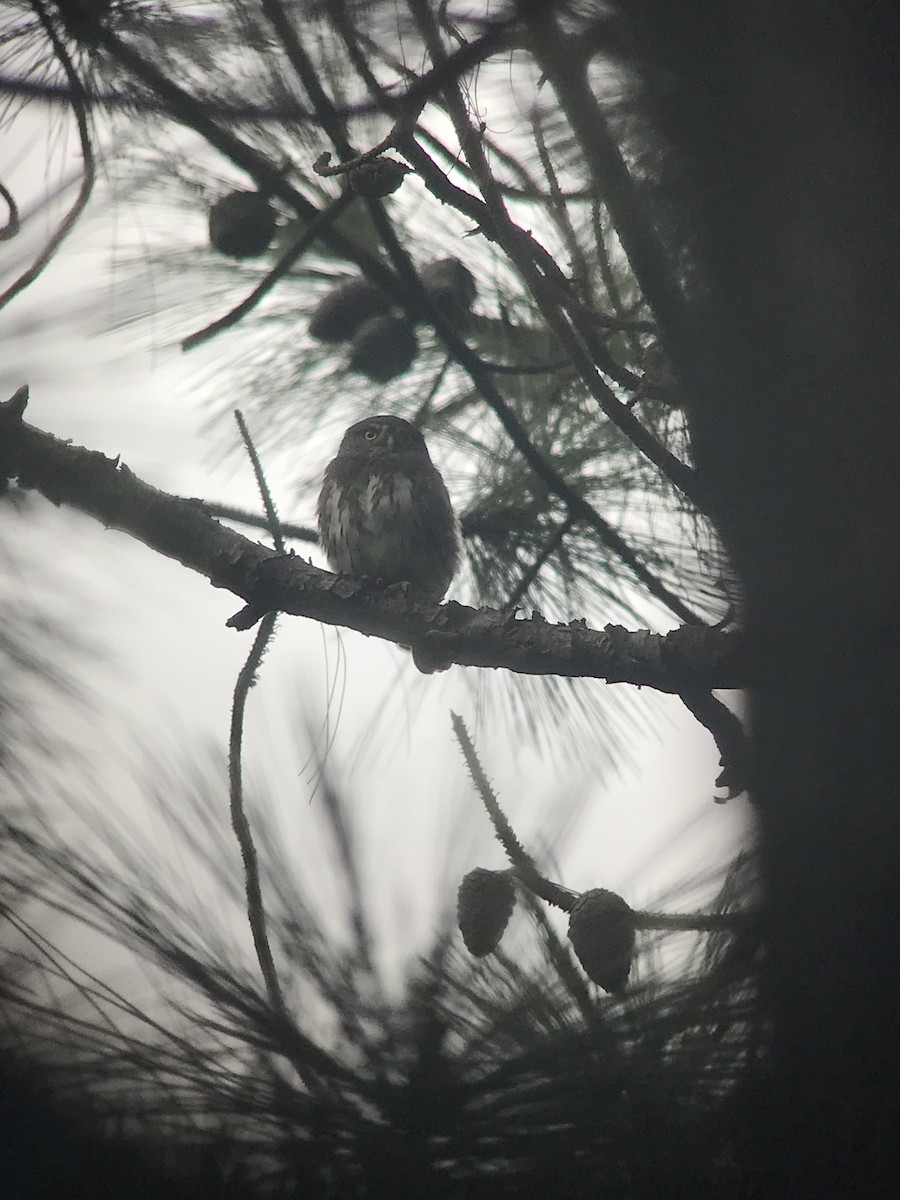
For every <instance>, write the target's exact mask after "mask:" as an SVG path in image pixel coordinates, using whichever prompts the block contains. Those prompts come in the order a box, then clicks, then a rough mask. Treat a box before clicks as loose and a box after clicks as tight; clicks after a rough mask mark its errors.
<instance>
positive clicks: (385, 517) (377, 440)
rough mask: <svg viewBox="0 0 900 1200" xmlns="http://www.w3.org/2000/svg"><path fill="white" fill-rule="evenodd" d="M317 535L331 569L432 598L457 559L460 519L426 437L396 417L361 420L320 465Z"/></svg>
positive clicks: (448, 578)
mask: <svg viewBox="0 0 900 1200" xmlns="http://www.w3.org/2000/svg"><path fill="white" fill-rule="evenodd" d="M318 521H319V539H320V541H321V543H322V548H323V550H324V551H325V554H326V556H327V558H328V562H329V563H330V565H331V567H332V569H333V570H335V571H338V572H343V573H346V574H351V575H362V576H368V577H370V578H373V579H379V580H381V582H382V583H385V584H390V583H402V582H408V583H410V584H411V585H412V586H413V587H414V588H415V589H416V590H417V591H419V592H421V593H423V595H425V596H428V597H429V598H430V599H433V600H441V599H442V598H443V596H444V594H445V593H446V591H447V588H448V587H449V586H450V581H451V580H452V578H453V576H454V574H455V573H456V570H457V567H458V566H459V557H460V537H459V523H458V521H457V519H456V517H455V515H454V513H453V507H452V505H451V503H450V497H449V495H448V494H447V488H446V487H445V485H444V481H443V479H442V478H441V474H440V472H439V471H438V470H437V468H436V467H435V466H434V464H433V463H432V461H431V456H430V455H429V453H428V447H427V446H426V445H425V439H424V438H423V437H422V435H421V433H420V432H419V431H418V429H416V428H415V426H414V425H411V424H410V423H409V421H404V420H403V419H402V418H401V417H392V416H375V417H367V418H366V419H365V420H364V421H358V422H357V423H356V424H355V425H351V426H350V428H349V429H348V430H347V432H346V433H345V434H344V437H343V440H342V442H341V445H340V449H339V451H338V454H337V457H336V458H334V459H332V461H331V462H330V463H329V464H328V466H327V467H326V468H325V479H324V482H323V484H322V491H321V493H320V495H319V504H318Z"/></svg>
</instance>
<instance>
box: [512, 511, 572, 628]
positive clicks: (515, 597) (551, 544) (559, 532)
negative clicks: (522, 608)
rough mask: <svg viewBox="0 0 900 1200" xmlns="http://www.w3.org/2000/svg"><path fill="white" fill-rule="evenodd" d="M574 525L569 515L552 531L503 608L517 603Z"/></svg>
mask: <svg viewBox="0 0 900 1200" xmlns="http://www.w3.org/2000/svg"><path fill="white" fill-rule="evenodd" d="M574 524H575V522H574V520H573V519H572V515H571V513H570V514H569V516H567V517H566V519H565V520H564V521H563V522H562V523H561V524H560V526H559V528H558V529H556V530H554V532H553V533H552V534H551V535H550V537H549V538H548V539H547V542H546V544H545V546H544V548H543V549H542V550H541V552H540V554H539V555H538V556H537V558H536V559H535V560H534V562H533V563H532V564H531V566H530V567H529V568H528V570H527V571H526V572H525V574H524V575H523V576H522V578H521V579H520V580H519V582H518V583H517V584H516V586H515V587H514V588H513V590H512V591H511V592H510V594H509V596H508V597H507V600H506V604H505V605H504V608H512V607H513V606H514V605H517V604H518V603H519V601H520V600H521V599H522V597H523V596H524V595H525V593H526V592H527V591H528V589H529V588H530V587H531V585H532V584H533V583H534V581H535V580H536V579H537V577H538V575H539V574H540V573H541V569H542V568H543V566H544V564H545V563H546V562H547V560H548V559H549V558H550V557H551V555H553V554H554V553H555V552H556V550H557V549H558V547H559V545H560V543H561V542H562V540H563V538H564V537H565V536H566V534H567V533H568V532H569V530H570V529H571V528H572V526H573V525H574Z"/></svg>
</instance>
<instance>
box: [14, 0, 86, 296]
mask: <svg viewBox="0 0 900 1200" xmlns="http://www.w3.org/2000/svg"><path fill="white" fill-rule="evenodd" d="M33 3H34V10H35V12H36V13H37V16H38V20H39V21H40V23H41V25H42V26H43V27H44V32H45V33H46V35H47V38H48V39H49V41H50V43H51V45H52V46H53V52H54V54H55V55H56V57H57V58H58V59H59V63H60V66H61V67H62V69H63V71H64V72H65V75H66V78H67V79H68V81H69V90H70V92H71V100H70V104H71V108H72V113H73V115H74V117H75V124H76V125H77V127H78V139H79V141H80V143H81V159H82V172H81V185H80V187H79V189H78V195H77V196H76V197H75V202H74V203H73V205H72V207H71V208H70V209H69V211H68V212H67V213H66V215H65V217H64V218H63V220H62V221H61V222H60V225H59V228H58V229H57V230H56V233H54V234H53V236H52V237H51V238H50V240H49V241H48V242H47V244H46V246H45V247H44V249H43V250H42V251H41V253H40V254H39V255H38V256H37V258H36V259H35V260H34V262H33V263H32V264H31V266H30V267H29V268H28V269H27V270H26V271H23V272H22V274H21V275H20V276H19V278H18V279H17V280H16V281H15V282H14V283H12V284H10V286H9V287H8V288H7V289H6V291H5V292H3V293H2V294H0V309H2V308H4V307H5V306H6V305H7V304H9V302H10V301H11V300H13V299H14V298H15V297H16V296H18V295H19V293H20V292H23V291H24V290H25V288H27V287H28V286H29V284H32V283H34V281H35V280H36V279H37V278H38V276H39V275H40V274H41V272H42V271H43V270H44V268H45V267H46V266H47V264H48V263H49V262H50V261H51V260H52V258H53V257H54V255H55V254H56V252H57V250H58V249H59V248H60V246H61V245H62V244H63V242H64V241H65V240H66V238H67V237H68V236H69V234H70V233H71V232H72V230H73V229H74V227H75V225H76V223H77V221H78V219H79V217H80V216H81V214H82V213H83V212H84V210H85V208H86V207H87V203H88V200H89V199H90V197H91V192H92V191H93V188H94V176H95V165H94V152H93V149H92V147H91V134H90V129H89V127H88V119H87V111H86V108H85V100H86V93H85V89H84V87H83V86H82V83H81V80H80V79H79V77H78V72H77V71H76V70H75V65H74V63H73V62H72V59H71V57H70V55H69V52H68V50H67V49H66V46H65V44H64V42H63V41H62V40H61V39H60V37H59V35H58V34H57V32H56V30H55V29H54V27H53V22H52V21H51V20H50V17H49V14H48V13H47V10H46V8H45V7H44V5H43V4H42V3H41V0H33ZM4 194H6V189H4Z"/></svg>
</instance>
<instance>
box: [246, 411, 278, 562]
mask: <svg viewBox="0 0 900 1200" xmlns="http://www.w3.org/2000/svg"><path fill="white" fill-rule="evenodd" d="M234 419H235V421H236V422H237V427H238V430H239V431H240V435H241V440H242V441H243V443H244V447H245V449H246V451H247V456H248V458H249V459H250V462H251V465H252V466H253V474H254V475H255V476H256V486H257V487H258V488H259V494H260V497H261V498H262V502H263V507H264V508H265V510H266V524H267V526H268V529H269V531H270V533H271V534H272V539H273V541H274V542H275V549H276V550H277V551H278V553H279V554H284V553H285V547H284V535H283V532H282V529H281V522H280V521H279V519H278V512H277V511H276V508H275V501H274V500H273V499H272V492H271V490H270V488H269V481H268V480H267V479H266V475H265V472H264V471H263V467H262V462H261V461H260V457H259V454H258V453H257V450H256V446H255V445H254V444H253V439H252V438H251V436H250V430H249V429H248V428H247V422H246V421H245V420H244V414H243V413H242V412H241V411H240V409H237V408H236V409H235V410H234Z"/></svg>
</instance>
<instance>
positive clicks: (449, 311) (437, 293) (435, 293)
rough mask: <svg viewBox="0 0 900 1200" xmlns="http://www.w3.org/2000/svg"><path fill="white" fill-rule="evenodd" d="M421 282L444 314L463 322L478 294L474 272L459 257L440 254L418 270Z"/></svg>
mask: <svg viewBox="0 0 900 1200" xmlns="http://www.w3.org/2000/svg"><path fill="white" fill-rule="evenodd" d="M419 278H420V279H421V281H422V286H423V287H424V288H425V291H426V292H427V293H428V295H429V298H430V299H431V303H432V304H433V305H434V306H435V308H436V309H437V310H438V312H439V313H440V314H441V316H442V317H445V318H446V319H447V320H448V321H450V322H451V323H452V324H454V325H460V324H463V323H464V322H465V320H466V318H467V317H468V315H469V312H470V311H471V308H472V305H473V303H474V302H475V297H476V295H477V294H478V288H477V286H476V284H475V276H474V275H473V274H472V272H471V271H470V270H469V268H468V267H466V266H464V265H463V264H462V263H461V262H460V261H459V259H458V258H439V259H437V260H436V261H435V262H431V263H427V264H426V265H425V266H424V267H422V269H421V270H420V271H419Z"/></svg>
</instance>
